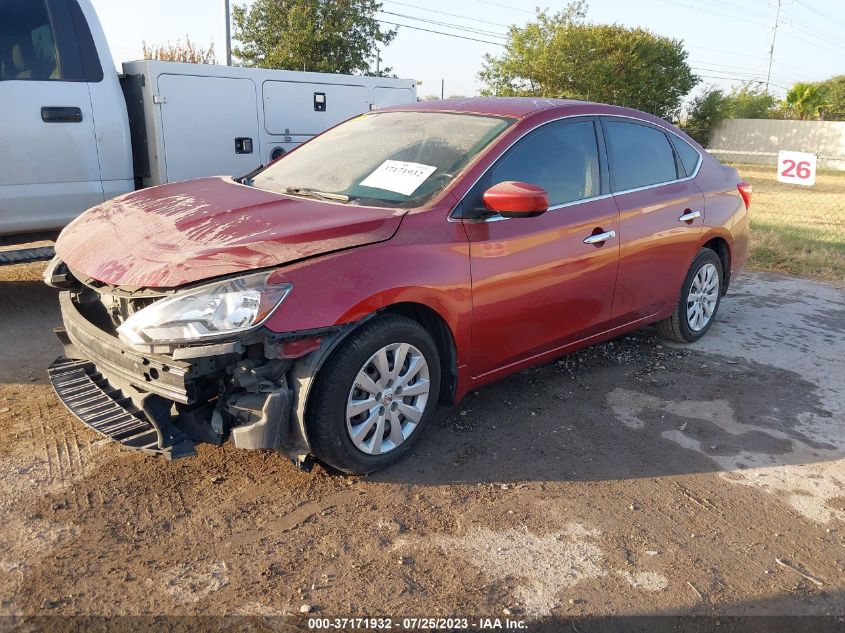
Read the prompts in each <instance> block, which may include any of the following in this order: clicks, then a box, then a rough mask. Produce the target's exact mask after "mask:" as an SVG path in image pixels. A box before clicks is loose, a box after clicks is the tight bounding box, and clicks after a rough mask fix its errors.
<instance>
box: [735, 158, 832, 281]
mask: <svg viewBox="0 0 845 633" xmlns="http://www.w3.org/2000/svg"><path fill="white" fill-rule="evenodd" d="M734 167H736V169H737V170H738V171H739V173H740V176H741V177H742V178H744V179H745V180H747V181H748V182H749V183H751V185H753V187H754V193H753V196H752V199H751V254H750V255H751V256H750V260H749V267H751V268H754V269H756V270H771V271H777V272H782V273H786V274H789V275H796V276H799V277H811V278H816V279H824V280H828V281H838V282H840V283H841V282H845V172H839V171H830V170H823V171H819V172H817V174H816V184H815V185H814V186H813V187H802V186H800V185H787V184H783V183H779V182H777V174H776V169H775V167H774V166H773V165H734Z"/></svg>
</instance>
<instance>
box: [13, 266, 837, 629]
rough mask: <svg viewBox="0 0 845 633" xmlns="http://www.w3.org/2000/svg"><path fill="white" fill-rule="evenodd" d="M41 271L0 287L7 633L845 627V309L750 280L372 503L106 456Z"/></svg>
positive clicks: (438, 434)
mask: <svg viewBox="0 0 845 633" xmlns="http://www.w3.org/2000/svg"><path fill="white" fill-rule="evenodd" d="M42 267H43V264H32V265H26V266H16V267H6V268H0V296H2V299H3V301H2V304H0V350H2V351H0V425H2V430H3V433H2V435H0V516H2V517H3V520H2V521H0V615H16V616H27V617H28V616H34V615H39V614H42V615H43V614H55V615H72V614H88V615H90V614H96V615H114V614H129V615H134V614H198V613H202V614H229V615H237V614H246V615H258V616H268V615H280V614H285V613H295V614H297V615H298V614H299V613H300V609H302V608H303V605H307V606H308V607H310V608H311V610H312V612H313V613H315V614H319V615H325V616H348V615H355V616H384V615H393V616H397V615H413V616H455V615H462V616H473V617H474V616H489V617H505V616H506V615H507V613H508V612H510V613H511V614H512V615H513V616H514V617H516V618H518V619H525V620H529V621H532V622H535V621H538V620H539V619H543V618H545V619H547V620H549V619H551V620H552V621H555V622H558V623H559V622H560V621H561V620H566V619H568V618H571V617H576V616H584V615H608V614H616V615H631V614H676V613H692V614H721V615H732V614H839V615H845V593H843V590H845V492H843V490H845V488H844V487H843V486H845V460H843V456H845V424H843V423H845V363H843V361H842V358H843V357H845V290H843V289H842V288H840V287H835V286H830V285H824V284H821V283H814V282H809V281H802V280H797V279H792V278H787V277H777V276H772V275H766V274H751V273H749V274H746V275H745V276H743V277H742V278H741V279H739V280H738V281H737V282H736V284H735V286H734V287H733V288H732V292H731V294H729V295H728V297H727V298H726V300H725V301H724V302H723V304H722V312H721V316H720V319H719V321H718V322H717V323H716V325H715V326H714V328H713V330H711V332H710V334H709V335H708V336H707V337H705V339H704V340H703V341H702V342H701V343H699V344H697V345H693V346H689V347H680V346H677V347H676V346H669V345H667V344H665V343H661V342H660V341H659V340H658V339H656V338H655V335H654V333H653V332H652V331H651V330H648V329H646V330H643V331H641V332H638V333H636V334H634V335H631V336H627V337H623V338H621V339H617V340H615V341H612V342H609V343H606V344H603V345H600V346H597V347H593V348H590V349H587V350H584V351H583V352H581V353H578V354H573V355H570V356H567V357H565V358H563V359H561V360H559V361H557V362H556V363H551V364H548V365H545V366H542V367H539V368H537V369H533V370H529V371H525V372H522V373H521V374H519V375H517V376H514V377H512V378H509V379H506V380H503V381H501V382H499V383H497V384H494V385H491V386H489V387H486V388H484V389H481V390H480V391H478V392H476V393H473V394H471V395H470V396H469V397H468V398H467V399H466V400H465V401H464V402H463V403H462V404H461V405H460V407H459V408H457V409H455V410H451V409H448V410H444V411H443V412H442V413H441V415H440V416H439V422H438V423H437V424H435V425H433V426H432V428H431V429H430V432H429V433H428V435H427V436H426V437H425V438H424V440H423V441H422V442H421V443H420V444H419V446H418V448H417V449H416V450H415V452H414V454H413V455H412V456H411V458H410V459H408V460H406V461H404V462H402V463H401V464H399V465H397V466H395V467H393V468H391V469H389V470H387V471H385V472H383V473H379V474H377V475H375V476H370V477H365V478H359V477H343V476H338V475H336V474H332V473H330V472H327V471H326V470H324V469H322V468H321V467H320V466H316V467H315V468H314V470H313V471H312V472H310V473H304V472H299V471H297V470H296V469H295V468H294V467H293V465H291V464H290V463H288V462H286V461H285V460H284V459H282V458H281V457H280V456H278V455H275V454H272V453H268V452H262V453H250V452H244V451H236V450H234V449H232V448H231V447H229V446H225V447H223V448H214V447H210V446H201V447H200V448H199V455H198V457H196V458H193V459H186V460H180V461H177V462H166V461H163V460H156V459H152V458H149V457H144V456H141V455H138V454H133V453H130V452H124V451H121V450H119V449H118V448H117V446H116V445H114V444H112V443H109V442H107V441H103V440H102V439H101V438H100V437H99V436H97V435H96V434H95V433H94V432H93V431H90V430H88V429H87V428H86V427H84V426H83V425H82V424H81V423H79V422H77V421H75V420H74V419H73V418H72V416H71V415H70V414H69V413H68V412H67V411H65V409H64V408H63V407H62V405H61V404H60V403H59V402H58V400H57V398H56V397H55V396H54V395H53V392H52V390H51V388H50V386H49V384H48V383H47V380H46V371H45V370H46V367H47V365H48V364H49V363H50V362H51V361H52V360H53V359H54V358H55V357H56V356H57V355H58V354H59V351H60V348H59V345H58V343H57V342H56V341H55V339H54V337H53V336H52V333H51V332H50V328H51V327H53V326H55V325H58V323H59V315H58V306H57V300H56V297H55V294H54V292H53V291H52V290H51V289H49V288H47V287H45V286H44V285H42V284H41V283H40V280H39V274H40V270H41V268H42ZM778 561H780V562H778ZM505 610H507V611H505ZM503 614H505V615H503Z"/></svg>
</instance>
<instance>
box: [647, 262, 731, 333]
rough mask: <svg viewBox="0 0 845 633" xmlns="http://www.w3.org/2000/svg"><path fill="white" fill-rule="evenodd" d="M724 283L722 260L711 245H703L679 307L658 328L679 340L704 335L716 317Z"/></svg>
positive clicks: (692, 268) (682, 288) (689, 275)
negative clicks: (710, 247) (706, 246)
mask: <svg viewBox="0 0 845 633" xmlns="http://www.w3.org/2000/svg"><path fill="white" fill-rule="evenodd" d="M723 286H724V271H723V270H722V261H721V260H720V259H719V256H718V255H717V254H716V253H715V252H713V251H712V250H710V249H709V248H702V249H701V250H700V251H698V255H696V257H695V259H694V260H693V262H692V266H690V269H689V271H688V272H687V276H686V278H685V279H684V285H683V286H682V287H681V296H680V297H679V298H678V303H677V305H676V306H675V310H674V311H673V312H672V314H671V316H669V317H667V318H666V319H663V320H662V321H660V322H658V323H657V332H658V333H659V334H660V336H662V337H663V338H665V339H667V340H670V341H675V342H677V343H694V342H695V341H697V340H698V339H700V338H701V337H702V336H704V335H705V334H707V331H708V330H709V329H710V326H711V325H713V321H715V320H716V313H717V312H718V311H719V305H720V304H721V301H722V288H723Z"/></svg>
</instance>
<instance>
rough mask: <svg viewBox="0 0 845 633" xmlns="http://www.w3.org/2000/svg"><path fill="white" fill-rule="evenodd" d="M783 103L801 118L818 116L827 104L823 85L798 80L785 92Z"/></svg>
mask: <svg viewBox="0 0 845 633" xmlns="http://www.w3.org/2000/svg"><path fill="white" fill-rule="evenodd" d="M784 105H785V106H786V109H787V110H789V111H790V112H794V113H795V114H796V115H797V117H798V118H799V119H801V120H804V119H815V118H818V117H819V115H820V114H821V112H822V109H823V108H825V107H826V106H827V102H826V98H825V90H824V86H822V85H821V84H817V83H805V82H802V81H799V82H798V83H796V84H794V85H793V86H792V88H790V89H789V92H787V93H786V100H785V101H784Z"/></svg>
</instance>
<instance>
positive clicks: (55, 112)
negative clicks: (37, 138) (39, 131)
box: [41, 106, 82, 123]
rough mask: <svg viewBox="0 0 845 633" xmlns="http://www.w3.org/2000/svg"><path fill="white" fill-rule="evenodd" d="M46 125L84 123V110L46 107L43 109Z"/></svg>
mask: <svg viewBox="0 0 845 633" xmlns="http://www.w3.org/2000/svg"><path fill="white" fill-rule="evenodd" d="M41 120H42V121H44V123H82V110H81V109H79V108H73V107H67V106H45V107H43V108H41Z"/></svg>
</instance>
